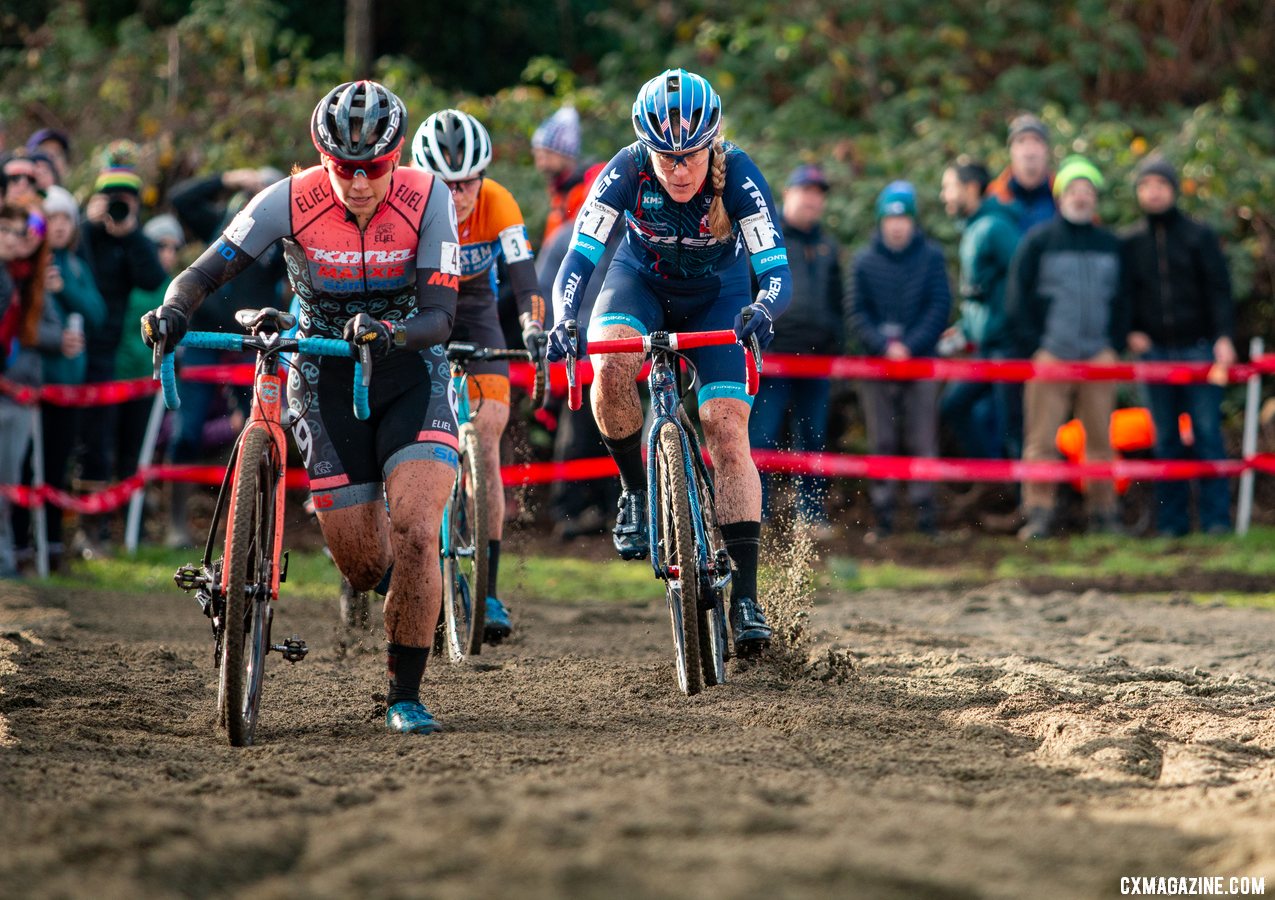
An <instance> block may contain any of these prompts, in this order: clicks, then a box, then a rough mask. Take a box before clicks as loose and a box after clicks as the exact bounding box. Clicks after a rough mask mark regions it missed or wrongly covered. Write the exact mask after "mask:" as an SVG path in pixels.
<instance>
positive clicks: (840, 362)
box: [0, 353, 1275, 406]
mask: <svg viewBox="0 0 1275 900" xmlns="http://www.w3.org/2000/svg"><path fill="white" fill-rule="evenodd" d="M1212 368H1213V367H1212V365H1210V364H1209V363H1171V362H1130V363H1070V362H1058V363H1034V362H1031V361H1029V360H985V359H908V360H902V361H893V360H887V359H882V358H880V357H875V356H794V355H789V354H782V353H774V354H771V355H770V356H767V357H766V358H765V370H764V372H763V375H766V376H770V377H772V378H838V379H885V380H892V381H1003V382H1022V381H1138V382H1142V383H1145V384H1201V383H1204V382H1206V381H1208V377H1209V373H1210V371H1211V370H1212ZM579 373H580V380H581V383H583V384H589V383H590V382H592V381H593V367H592V366H591V365H590V364H589V362H588V360H582V361H581V363H580V366H579ZM644 373H645V369H644V370H643V373H641V374H639V377H640V378H641V377H645V374H644ZM1270 374H1275V356H1271V357H1265V358H1263V359H1261V360H1258V361H1257V362H1255V363H1246V364H1240V365H1234V366H1231V367H1230V368H1229V369H1227V370H1226V380H1227V382H1228V383H1229V384H1236V383H1239V382H1243V381H1245V380H1247V379H1248V378H1250V377H1252V376H1253V375H1270ZM181 378H182V379H184V380H186V381H202V382H212V383H216V384H231V385H238V386H247V385H250V384H252V379H253V367H252V365H250V364H244V363H236V364H229V365H208V366H188V367H186V368H184V369H182V371H181ZM510 378H511V380H512V381H513V383H514V384H517V385H519V386H520V387H523V388H526V387H529V386H530V385H531V378H532V367H531V365H530V363H513V364H511V366H510ZM549 384H550V388H551V389H552V390H553V391H554V392H555V393H563V392H565V391H566V388H567V376H566V368H565V366H563V365H562V364H561V363H555V364H554V365H552V366H550V367H549ZM156 390H158V386H157V385H156V383H155V382H152V381H151V380H150V379H149V378H135V379H132V380H129V381H112V382H105V383H102V384H82V385H70V384H50V385H46V386H44V387H42V388H32V387H27V386H26V385H20V384H15V383H14V382H11V381H8V380H6V379H4V378H0V393H2V394H4V395H5V396H8V397H10V398H11V399H13V400H14V401H16V402H17V403H20V404H22V405H24V406H27V405H30V404H32V403H36V402H39V401H44V402H46V403H52V404H54V405H56V406H105V405H109V404H112V403H123V402H125V401H127V400H134V399H137V398H139V397H149V396H150V395H152V394H154V393H155V391H156Z"/></svg>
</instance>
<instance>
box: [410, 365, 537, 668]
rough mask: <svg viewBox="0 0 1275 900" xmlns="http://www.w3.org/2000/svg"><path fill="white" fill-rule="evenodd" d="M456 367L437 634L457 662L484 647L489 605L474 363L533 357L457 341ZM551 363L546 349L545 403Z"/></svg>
mask: <svg viewBox="0 0 1275 900" xmlns="http://www.w3.org/2000/svg"><path fill="white" fill-rule="evenodd" d="M447 360H448V363H449V365H450V367H451V400H452V408H453V409H454V410H455V411H456V423H457V425H458V426H459V428H458V430H457V440H458V448H457V449H458V455H459V461H458V464H457V469H456V482H455V484H454V485H453V486H452V492H451V495H450V496H449V497H448V498H447V506H446V507H444V509H443V524H442V533H441V535H440V538H439V553H440V558H441V561H442V567H443V618H442V620H441V621H440V622H439V626H438V632H437V633H436V635H435V638H434V646H435V649H436V650H437V651H440V652H441V651H442V650H443V649H444V648H446V650H447V653H448V656H449V658H450V659H451V660H452V662H463V661H464V660H465V659H466V658H467V657H469V656H471V655H477V654H478V653H481V652H482V644H483V628H484V626H485V624H486V606H487V577H488V570H487V565H488V561H487V540H488V533H487V473H486V471H485V470H484V468H483V448H482V438H481V436H480V435H479V433H478V429H477V427H475V425H474V423H473V415H474V413H475V412H477V410H478V409H479V408H481V407H482V402H483V401H482V397H481V396H480V397H479V398H478V407H471V406H470V398H469V365H470V363H475V362H485V361H496V360H522V361H531V354H530V353H528V352H527V351H526V350H505V349H503V348H493V347H479V346H477V345H476V344H468V343H462V342H458V341H453V342H452V343H450V344H448V345H447ZM547 376H548V363H547V362H545V360H544V353H543V351H542V352H541V354H540V360H539V361H538V362H537V364H536V366H535V378H534V381H533V383H532V389H531V400H532V403H533V404H534V405H536V406H540V405H542V404H543V403H544V399H545V385H546V383H547V380H548V378H547Z"/></svg>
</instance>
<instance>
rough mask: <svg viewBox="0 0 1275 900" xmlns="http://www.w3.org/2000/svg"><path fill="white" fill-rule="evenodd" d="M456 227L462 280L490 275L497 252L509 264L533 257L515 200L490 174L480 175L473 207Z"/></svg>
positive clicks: (471, 279) (525, 228) (520, 211)
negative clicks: (458, 238) (480, 181)
mask: <svg viewBox="0 0 1275 900" xmlns="http://www.w3.org/2000/svg"><path fill="white" fill-rule="evenodd" d="M456 230H457V232H458V234H459V236H460V278H461V281H462V282H470V281H474V280H475V279H478V278H480V277H482V276H488V278H490V275H489V274H488V273H489V272H490V271H491V269H492V266H493V264H494V263H495V262H496V257H497V256H498V255H500V254H504V257H505V262H506V263H508V264H509V265H513V264H514V263H517V262H522V261H524V260H532V259H534V258H535V256H534V254H533V253H532V252H531V241H529V240H528V239H527V226H526V225H525V224H524V223H523V221H522V210H521V209H519V208H518V201H517V200H515V199H514V195H513V194H511V193H509V189H508V188H506V187H504V186H503V185H502V184H500V183H499V182H497V181H493V180H492V179H490V178H484V179H483V183H482V187H480V188H479V190H478V200H477V202H476V203H475V205H474V211H473V212H472V213H470V214H469V217H468V218H467V219H465V221H463V222H461V223H459V224H458V225H457V226H456Z"/></svg>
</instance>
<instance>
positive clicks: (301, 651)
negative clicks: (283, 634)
mask: <svg viewBox="0 0 1275 900" xmlns="http://www.w3.org/2000/svg"><path fill="white" fill-rule="evenodd" d="M270 649H271V650H277V651H279V653H280V654H282V655H283V658H284V659H286V660H287V661H288V662H290V663H299V662H301V660H303V659H305V655H306V654H307V653H309V652H310V648H308V647H307V646H306V645H305V641H303V640H301V638H299V637H297V636H296V635H295V634H294V635H293V636H292V637H290V638H288V639H287V640H286V641H284V642H283V643H282V644H275V645H274V646H273V647H271V648H270Z"/></svg>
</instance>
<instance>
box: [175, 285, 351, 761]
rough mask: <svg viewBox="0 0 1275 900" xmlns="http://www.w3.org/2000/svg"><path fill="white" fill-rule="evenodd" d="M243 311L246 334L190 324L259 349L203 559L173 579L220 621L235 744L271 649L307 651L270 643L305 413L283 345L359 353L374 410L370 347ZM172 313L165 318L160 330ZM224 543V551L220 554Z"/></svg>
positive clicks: (245, 732)
mask: <svg viewBox="0 0 1275 900" xmlns="http://www.w3.org/2000/svg"><path fill="white" fill-rule="evenodd" d="M235 320H236V321H237V322H238V323H239V325H240V326H242V327H243V328H244V329H245V330H246V331H247V332H248V334H247V335H235V334H222V333H217V332H205V331H192V332H190V333H188V334H187V335H186V337H185V338H184V339H183V340H182V345H183V346H187V347H199V348H203V349H208V350H236V351H242V350H255V351H256V352H257V361H256V375H255V377H254V379H253V389H252V412H251V414H250V417H249V419H248V421H247V422H246V423H245V424H244V428H243V431H242V432H241V433H240V435H239V437H238V439H237V440H236V441H235V446H234V450H233V451H232V452H231V456H230V463H229V464H228V465H227V467H226V474H225V477H224V478H223V479H222V482H221V491H220V493H219V494H218V496H217V506H216V509H215V510H214V512H213V520H212V525H211V526H210V528H209V529H208V541H207V543H206V544H205V546H204V557H203V560H202V561H201V562H200V563H199V564H197V565H184V566H182V567H181V568H179V569H178V570H177V573H176V574H175V575H174V576H173V580H174V581H175V582H176V583H177V586H178V587H180V588H181V589H182V590H185V591H191V590H193V591H195V599H196V600H197V601H199V605H200V607H201V608H202V610H203V613H204V615H205V616H207V617H208V618H209V620H210V621H211V623H212V631H213V640H214V651H213V666H214V667H215V668H217V669H218V680H217V718H218V723H219V724H220V725H221V726H222V727H224V728H225V729H226V731H227V733H228V736H229V738H230V743H231V745H233V746H235V747H243V746H247V745H249V744H251V743H252V742H253V738H254V735H255V732H256V727H257V716H258V713H259V712H260V709H261V691H262V686H263V683H264V676H265V665H266V656H267V655H268V654H269V653H270V652H271V651H275V652H277V653H279V654H280V655H282V656H283V658H284V659H286V660H287V661H288V662H291V663H297V662H300V661H301V660H303V659H305V656H306V653H307V652H308V649H307V647H306V643H305V641H303V640H301V638H300V637H298V636H297V635H295V634H294V635H293V636H292V637H290V638H288V639H287V640H285V641H282V642H281V643H278V644H271V643H270V631H271V627H272V625H273V623H274V606H273V603H274V601H275V600H277V599H279V585H280V584H281V583H283V582H285V581H287V578H288V554H287V552H286V551H284V550H283V523H284V484H285V480H286V477H285V476H286V474H287V473H286V468H287V459H288V453H287V450H288V447H287V441H286V439H285V436H284V434H285V429H286V428H290V427H291V426H292V424H293V423H294V422H296V421H298V420H299V419H300V418H301V413H298V412H296V411H294V410H293V409H291V408H290V407H289V406H288V405H287V403H286V399H285V397H286V392H285V385H284V377H285V376H284V375H282V374H280V365H279V355H280V354H281V353H296V352H299V353H303V354H306V355H309V356H343V357H355V362H354V412H355V415H356V416H358V418H360V419H366V418H367V417H368V401H367V388H368V384H369V383H370V382H371V375H372V369H371V349H370V348H369V347H367V346H362V347H359V348H357V350H356V348H355V347H354V345H352V344H351V343H349V342H347V341H342V340H332V339H328V338H288V337H284V336H283V332H285V331H287V330H288V329H290V328H291V327H292V326H293V325H294V324H296V321H295V318H294V317H293V316H291V315H289V314H288V313H285V312H280V311H279V310H277V309H271V308H266V309H260V310H257V309H242V310H239V312H237V313H236V314H235ZM166 324H167V323H165V322H163V321H161V322H160V326H161V332H163V331H164V330H166V329H165V326H166ZM162 347H163V341H160V342H158V343H157V344H156V347H155V376H156V378H158V379H159V380H160V381H161V383H162V384H163V389H164V403H165V404H166V405H167V406H168V408H169V409H178V408H179V407H180V406H181V401H180V398H179V397H178V395H177V377H176V373H175V371H174V366H173V354H171V353H168V354H164V353H163V352H162ZM218 553H220V555H217V554H218Z"/></svg>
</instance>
